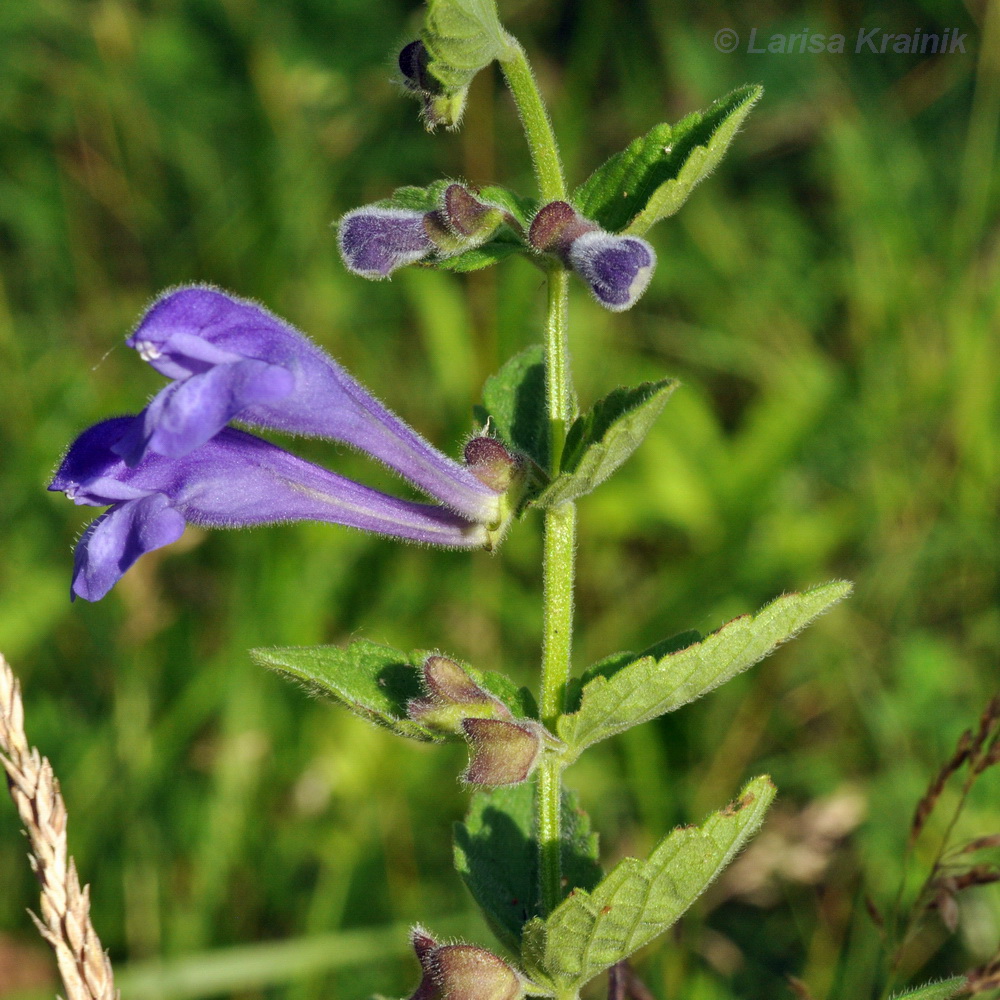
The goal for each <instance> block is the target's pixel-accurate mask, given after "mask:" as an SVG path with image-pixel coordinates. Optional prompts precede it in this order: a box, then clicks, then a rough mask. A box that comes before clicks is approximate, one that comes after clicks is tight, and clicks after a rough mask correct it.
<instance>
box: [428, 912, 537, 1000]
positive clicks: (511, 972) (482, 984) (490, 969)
mask: <svg viewBox="0 0 1000 1000" xmlns="http://www.w3.org/2000/svg"><path fill="white" fill-rule="evenodd" d="M410 942H411V944H412V945H413V950H414V951H415V952H416V954H417V961H419V962H420V968H421V970H422V972H423V975H422V976H421V979H420V985H419V986H418V987H417V989H416V991H415V992H414V993H413V995H412V996H411V997H410V1000H521V998H522V997H523V996H524V995H525V980H524V979H523V978H522V976H521V974H520V973H519V972H518V971H517V970H516V969H514V968H513V967H512V966H510V965H508V964H507V963H506V962H505V961H503V959H501V958H498V957H497V956H496V955H494V954H493V953H492V952H489V951H487V950H486V949H485V948H479V947H477V946H476V945H471V944H446V945H439V944H438V943H437V941H435V940H434V938H433V937H431V935H430V934H428V933H427V931H425V930H424V928H423V927H420V926H419V925H418V926H416V927H414V928H413V930H412V931H410ZM529 985H530V984H529Z"/></svg>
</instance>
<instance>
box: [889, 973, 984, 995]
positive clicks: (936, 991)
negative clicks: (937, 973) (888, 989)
mask: <svg viewBox="0 0 1000 1000" xmlns="http://www.w3.org/2000/svg"><path fill="white" fill-rule="evenodd" d="M965 982H966V980H965V976H954V977H953V978H952V979H944V980H942V981H941V982H940V983H927V985H926V986H920V987H918V988H917V989H915V990H912V991H910V992H909V993H895V994H893V996H892V1000H951V998H952V997H957V996H958V995H959V994H960V993H961V992H962V988H963V987H964V986H965Z"/></svg>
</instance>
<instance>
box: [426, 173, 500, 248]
mask: <svg viewBox="0 0 1000 1000" xmlns="http://www.w3.org/2000/svg"><path fill="white" fill-rule="evenodd" d="M511 221H512V220H511V219H510V218H509V216H508V214H507V212H505V211H504V209H502V208H500V207H499V206H498V205H492V204H490V203H489V202H485V201H480V200H479V199H478V198H477V197H476V196H475V195H474V194H473V193H472V192H471V191H469V190H468V188H466V187H463V185H461V184H449V185H448V187H446V188H445V190H444V194H443V195H442V196H441V207H440V208H439V209H438V210H437V211H434V212H428V214H427V216H426V219H425V225H426V228H427V234H428V236H429V237H430V238H431V240H432V241H433V242H434V245H435V246H436V247H437V250H438V253H440V254H441V255H442V256H444V257H450V256H453V255H454V254H459V253H462V252H463V251H465V250H471V249H473V248H474V247H478V246H481V245H482V244H483V243H485V242H486V241H487V240H488V239H490V237H492V236H493V234H494V233H495V232H496V231H497V230H498V229H499V228H500V227H501V226H502V225H503V224H504V222H511Z"/></svg>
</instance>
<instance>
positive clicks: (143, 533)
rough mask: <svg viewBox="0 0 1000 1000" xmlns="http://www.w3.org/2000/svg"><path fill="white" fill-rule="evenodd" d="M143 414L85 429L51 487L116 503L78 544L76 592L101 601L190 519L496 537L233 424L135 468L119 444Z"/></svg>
mask: <svg viewBox="0 0 1000 1000" xmlns="http://www.w3.org/2000/svg"><path fill="white" fill-rule="evenodd" d="M142 419H143V418H142V416H141V415H140V416H139V417H116V418H114V419H112V420H106V421H104V422H103V423H100V424H97V425H95V426H94V427H91V428H90V429H89V430H86V431H84V432H83V434H81V435H80V437H78V438H77V439H76V441H75V442H74V443H73V444H72V445H71V446H70V449H69V452H68V453H67V455H66V457H65V459H64V460H63V462H62V464H61V465H60V467H59V470H58V471H57V472H56V475H55V478H54V479H53V480H52V483H51V484H50V486H49V489H50V490H58V491H61V492H63V493H65V494H66V495H67V496H68V497H69V498H70V499H71V500H73V501H74V502H76V503H78V504H87V505H89V506H94V507H102V506H105V505H109V504H110V505H111V506H110V509H109V510H107V511H106V512H105V513H103V514H102V515H101V516H100V517H98V518H97V520H96V521H94V522H93V523H92V524H91V525H90V527H89V528H87V530H86V531H85V532H84V535H83V537H82V538H81V539H80V541H79V543H78V545H77V548H76V556H75V565H74V569H73V587H72V590H73V594H74V595H75V596H78V597H83V598H85V599H86V600H88V601H97V600H100V598H102V597H103V596H104V595H105V594H106V593H107V592H108V591H109V590H110V589H111V588H112V587H113V586H114V584H115V583H116V582H117V581H118V580H119V579H120V578H121V576H122V574H124V573H125V571H126V570H127V569H128V568H129V567H130V566H131V565H132V563H134V562H135V561H136V560H137V559H138V558H139V556H141V555H142V554H143V553H145V552H151V551H153V550H154V549H158V548H160V547H162V546H164V545H168V544H169V543H170V542H173V541H176V540H177V539H178V538H179V537H180V536H181V533H182V532H183V531H184V526H185V524H186V523H187V524H197V525H201V526H203V527H209V528H241V527H251V526H253V525H258V524H275V523H277V522H281V521H306V520H308V521H327V522H329V523H331V524H342V525H347V526H349V527H352V528H360V529H361V530H363V531H372V532H377V533H378V534H383V535H391V536H394V537H396V538H403V539H407V540H409V541H414V542H426V543H428V544H430V545H440V546H444V547H448V548H481V547H484V546H485V545H486V544H487V543H488V535H487V531H486V529H485V528H484V527H483V525H481V524H478V523H474V522H471V521H468V520H466V519H465V518H463V517H460V516H458V515H457V514H454V513H452V512H451V511H449V510H445V509H444V508H442V507H438V506H433V505H428V504H420V503H414V502H412V501H407V500H400V499H398V498H396V497H391V496H387V495H386V494H384V493H380V492H378V491H377V490H373V489H370V488H368V487H367V486H361V485H360V484H358V483H355V482H352V481H351V480H349V479H345V478H343V477H342V476H338V475H335V474H334V473H332V472H328V471H327V470H326V469H323V468H320V467H319V466H317V465H313V464H312V463H311V462H306V461H304V460H303V459H301V458H297V457H296V456H294V455H292V454H291V453H289V452H287V451H285V450H284V449H282V448H279V447H277V446H276V445H273V444H270V443H268V442H267V441H263V440H261V439H260V438H257V437H254V436H253V435H251V434H247V433H245V432H243V431H239V430H234V429H232V428H225V429H224V430H222V431H220V432H219V433H218V434H216V435H215V437H213V438H212V439H211V440H210V441H208V442H206V443H205V444H203V445H201V446H200V447H199V448H197V449H195V450H194V451H192V452H190V453H189V454H187V455H185V456H183V457H181V458H166V457H164V456H162V455H158V454H156V453H155V452H151V453H149V454H148V455H146V457H144V458H143V459H142V460H141V461H140V462H139V463H138V464H136V465H134V466H129V465H127V464H126V463H125V462H124V460H123V459H122V458H121V457H120V455H119V454H118V453H117V451H116V445H117V444H119V443H120V441H121V440H122V437H123V435H126V434H127V433H128V431H129V428H130V426H131V425H133V423H134V422H137V421H141V420H142Z"/></svg>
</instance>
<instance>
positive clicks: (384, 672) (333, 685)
mask: <svg viewBox="0 0 1000 1000" xmlns="http://www.w3.org/2000/svg"><path fill="white" fill-rule="evenodd" d="M428 655H430V651H429V650H415V651H414V652H412V653H403V652H400V651H399V650H398V649H393V648H392V647H391V646H383V645H381V644H380V643H377V642H370V641H369V640H367V639H358V640H356V641H354V642H352V643H350V644H349V645H348V646H345V647H340V646H284V647H275V648H271V649H251V650H250V656H251V657H252V658H253V660H254V661H255V662H256V663H259V664H260V665H261V666H264V667H267V668H268V669H270V670H274V671H277V672H278V673H280V674H283V675H284V676H285V677H289V678H292V679H293V680H296V681H298V682H299V683H301V684H302V685H303V687H305V688H306V689H307V690H308V691H310V692H312V693H315V694H322V695H326V696H327V697H330V698H333V700H334V701H336V702H339V703H340V704H341V705H343V706H344V707H345V708H348V709H350V710H351V711H352V712H353V713H354V714H355V715H359V716H361V718H363V719H367V720H368V721H369V722H374V723H376V724H377V725H380V726H384V727H385V728H387V729H391V730H392V731H393V732H394V733H397V734H398V735H400V736H406V737H409V738H410V739H415V740H426V741H432V742H441V741H443V740H445V739H448V738H449V737H447V736H445V735H444V734H442V733H440V732H437V731H432V730H430V729H428V728H427V727H426V726H421V725H420V724H419V723H416V722H413V721H412V720H411V719H408V718H407V717H406V704H407V702H408V701H409V700H410V699H411V698H417V697H420V696H421V695H422V694H423V693H424V692H423V690H422V687H421V681H420V667H421V666H422V665H423V662H424V660H425V659H426V658H427V657H428ZM462 667H463V668H464V669H465V670H467V671H468V673H469V675H470V676H471V677H472V678H473V680H475V681H477V682H478V683H480V684H482V686H483V687H484V688H486V689H487V690H488V691H489V692H490V693H491V694H494V695H496V696H497V697H498V698H499V699H500V700H501V701H502V702H503V703H504V704H505V705H506V706H507V707H508V708H509V709H510V710H511V711H512V712H513V713H514V714H515V715H517V716H520V717H522V718H523V717H531V718H533V717H535V716H536V715H537V709H536V707H535V703H534V699H533V698H532V696H531V693H530V692H529V691H528V690H527V689H526V688H518V687H517V685H515V684H514V682H513V681H511V680H510V679H509V678H507V677H505V676H504V675H503V674H497V673H493V672H486V673H480V672H478V671H476V670H473V669H472V668H471V667H469V666H467V665H466V664H462ZM454 738H455V739H458V738H459V737H457V736H456V737H454Z"/></svg>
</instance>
